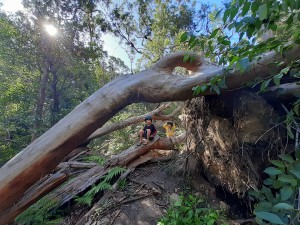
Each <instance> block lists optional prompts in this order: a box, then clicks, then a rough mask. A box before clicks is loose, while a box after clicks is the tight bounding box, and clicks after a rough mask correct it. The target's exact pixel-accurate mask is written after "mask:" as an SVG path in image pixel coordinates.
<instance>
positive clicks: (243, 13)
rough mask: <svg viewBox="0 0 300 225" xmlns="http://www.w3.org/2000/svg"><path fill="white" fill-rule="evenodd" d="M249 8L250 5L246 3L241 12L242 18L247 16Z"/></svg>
mask: <svg viewBox="0 0 300 225" xmlns="http://www.w3.org/2000/svg"><path fill="white" fill-rule="evenodd" d="M250 6H251V3H250V2H248V1H246V2H245V4H244V7H243V10H242V16H245V15H246V14H247V12H248V11H249V9H250Z"/></svg>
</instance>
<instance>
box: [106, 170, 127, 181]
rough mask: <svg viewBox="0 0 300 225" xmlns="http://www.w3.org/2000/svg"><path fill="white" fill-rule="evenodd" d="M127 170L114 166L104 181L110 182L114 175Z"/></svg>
mask: <svg viewBox="0 0 300 225" xmlns="http://www.w3.org/2000/svg"><path fill="white" fill-rule="evenodd" d="M125 171H126V169H124V168H121V167H114V168H111V169H110V170H109V171H108V173H107V175H106V176H105V178H104V182H109V181H110V180H111V179H112V178H113V177H114V176H117V175H120V174H122V173H124V172H125Z"/></svg>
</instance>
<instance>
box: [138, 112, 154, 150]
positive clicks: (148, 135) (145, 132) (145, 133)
mask: <svg viewBox="0 0 300 225" xmlns="http://www.w3.org/2000/svg"><path fill="white" fill-rule="evenodd" d="M145 122H146V125H145V127H144V129H141V130H140V131H139V137H140V142H139V143H138V144H137V145H138V146H140V145H141V144H142V140H143V138H145V139H146V140H145V142H144V145H146V144H148V143H149V140H150V141H151V140H153V138H154V136H155V135H156V133H157V130H156V128H155V126H154V124H152V117H151V116H146V117H145Z"/></svg>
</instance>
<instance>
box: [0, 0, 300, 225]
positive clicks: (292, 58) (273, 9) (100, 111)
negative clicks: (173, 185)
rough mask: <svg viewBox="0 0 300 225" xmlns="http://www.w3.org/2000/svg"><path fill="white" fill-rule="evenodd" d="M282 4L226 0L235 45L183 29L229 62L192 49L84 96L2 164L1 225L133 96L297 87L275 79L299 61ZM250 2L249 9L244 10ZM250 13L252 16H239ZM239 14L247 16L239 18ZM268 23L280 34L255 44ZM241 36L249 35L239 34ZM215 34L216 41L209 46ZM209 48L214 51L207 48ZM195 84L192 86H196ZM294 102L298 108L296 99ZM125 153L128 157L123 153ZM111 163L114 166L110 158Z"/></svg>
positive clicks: (163, 97)
mask: <svg viewBox="0 0 300 225" xmlns="http://www.w3.org/2000/svg"><path fill="white" fill-rule="evenodd" d="M270 2H273V1H270ZM274 2H275V1H274ZM276 2H277V1H276ZM284 2H288V5H280V4H279V3H278V2H277V3H278V4H273V5H269V3H268V1H266V2H265V4H260V3H259V1H251V2H250V1H234V2H233V3H232V5H231V6H230V5H227V6H226V8H225V11H224V17H223V22H224V23H225V22H228V24H230V25H229V26H227V27H226V28H227V29H229V30H230V29H233V28H235V29H236V31H237V32H239V34H240V40H239V43H238V44H237V45H236V46H235V47H234V48H233V47H232V46H231V45H230V43H231V42H230V37H229V36H228V35H226V32H223V30H222V29H221V28H217V29H215V30H213V31H212V32H211V33H210V35H209V38H208V39H205V38H204V39H201V38H196V37H195V36H194V35H190V36H189V35H188V34H187V33H184V34H183V35H182V38H181V39H182V41H183V42H184V41H187V42H188V46H189V47H190V48H191V49H193V48H194V47H195V46H196V47H197V46H198V47H199V48H200V49H201V50H202V51H203V52H204V53H205V56H206V57H210V58H218V57H219V63H220V64H223V65H226V67H224V66H214V65H212V64H211V63H210V61H208V60H204V58H203V57H201V56H199V55H197V54H195V53H189V52H178V53H174V54H170V55H169V56H166V57H164V58H162V59H161V60H159V61H158V62H157V63H155V64H154V65H153V66H152V67H151V68H150V69H147V70H144V71H142V72H139V73H136V74H132V75H129V74H126V75H123V76H120V77H119V78H117V79H115V80H113V81H111V82H110V83H108V84H106V85H105V86H104V87H102V88H101V89H100V90H98V91H97V92H95V93H94V94H93V95H91V96H90V97H89V98H87V99H86V100H85V101H83V102H82V103H81V104H80V105H78V106H77V107H76V108H75V109H74V110H73V111H71V112H70V113H69V114H68V115H67V116H66V117H64V118H63V119H62V120H60V121H59V122H58V123H57V124H55V125H54V126H53V127H52V128H51V129H50V130H48V131H47V132H45V133H44V134H43V135H42V136H40V137H39V138H37V139H36V140H35V141H33V142H32V143H31V144H30V145H29V146H28V147H26V148H25V149H23V150H22V151H21V152H20V153H19V154H17V155H16V156H15V157H14V158H12V159H11V160H10V161H9V162H7V163H6V164H5V165H4V166H3V167H2V168H1V169H0V199H1V202H0V224H7V223H9V222H11V221H13V220H14V218H15V217H16V216H17V215H18V214H19V213H21V212H22V211H23V210H25V209H26V208H27V207H28V206H29V205H30V204H32V203H34V201H36V200H37V199H38V198H39V197H41V196H39V197H37V198H35V199H34V200H32V201H28V202H27V203H26V204H25V205H23V206H22V208H21V209H20V210H12V209H13V207H14V206H15V205H18V203H20V201H21V199H22V197H24V194H25V193H26V192H28V191H30V188H31V187H32V186H34V185H35V184H36V182H37V181H38V180H39V179H40V178H41V177H43V176H45V175H46V174H47V173H49V172H50V171H51V170H53V169H55V168H56V167H57V166H58V165H59V163H60V162H61V161H62V160H63V158H64V157H65V156H67V155H68V154H69V153H70V152H71V151H72V150H74V149H76V148H78V147H79V146H82V145H84V144H85V143H86V142H88V141H89V140H90V139H92V137H95V136H97V134H96V133H94V132H95V131H96V130H97V129H98V128H100V127H102V126H103V125H104V124H105V123H106V122H107V121H108V120H109V119H110V118H112V117H113V116H114V115H115V114H116V113H117V112H119V111H120V110H121V109H122V108H124V107H125V106H127V105H130V104H132V103H137V102H151V103H155V102H168V101H183V100H187V99H191V98H194V97H197V96H203V95H212V94H214V93H217V94H222V93H223V92H228V91H234V90H235V89H238V88H241V87H244V86H245V85H246V84H247V83H248V82H251V81H257V80H258V79H260V80H259V81H260V82H261V83H262V84H261V91H264V90H265V89H266V87H268V86H269V84H273V81H274V88H271V89H270V90H271V91H275V92H276V91H277V90H280V94H282V93H295V92H297V93H299V88H298V85H297V84H296V81H297V76H294V78H293V79H289V80H288V82H289V83H285V84H282V85H280V79H281V78H282V76H283V75H284V74H286V73H288V72H289V70H290V69H291V68H292V63H295V62H296V63H299V62H298V61H297V60H298V59H299V57H300V47H299V45H297V44H294V42H293V41H294V40H290V41H291V42H292V44H290V43H288V44H285V43H282V40H281V41H280V35H281V34H280V33H279V32H280V29H283V30H288V31H291V30H289V28H290V27H291V23H292V21H293V20H296V22H297V18H298V14H297V12H298V11H299V7H300V6H298V5H297V2H296V1H284ZM295 2H296V3H295ZM250 6H252V7H251V11H252V12H251V13H249V12H248V11H249V9H250ZM238 8H242V12H238V10H237V9H238ZM285 10H286V11H285ZM297 10H298V11H297ZM247 13H248V14H249V16H248V17H244V16H245V15H246V14H247ZM281 13H285V14H284V16H286V17H287V20H286V22H287V24H283V25H282V20H281V16H280V15H281ZM250 15H252V17H250ZM238 16H242V17H244V18H242V19H241V20H238V19H236V17H237V18H238ZM228 24H227V25H228ZM276 24H277V25H278V30H277V25H276ZM275 25H276V27H275ZM279 25H282V27H279ZM285 25H287V27H285ZM269 29H272V30H275V31H278V34H277V35H278V36H279V38H278V39H274V38H269V39H267V40H266V41H262V42H261V43H259V44H257V43H256V42H255V40H254V39H251V38H252V37H254V36H255V37H257V36H259V35H261V32H264V31H268V30H269ZM227 31H228V30H227ZM295 33H296V32H295ZM245 34H246V35H247V38H248V39H247V40H244V39H243V35H245ZM214 38H216V40H217V41H216V42H218V44H219V45H218V46H214V41H213V39H214ZM293 38H294V37H293ZM295 39H296V40H298V41H299V34H298V36H297V34H295ZM251 43H252V44H251ZM296 43H297V42H296ZM215 48H216V49H217V51H216V52H214V49H215ZM270 50H276V51H270ZM208 51H210V52H214V53H216V54H207V52H208ZM225 55H226V57H225ZM226 60H228V62H226ZM176 67H184V68H186V69H187V70H189V71H191V75H190V76H188V77H184V76H180V75H175V73H173V71H174V69H175V68H176ZM196 85H197V88H194V87H195V86H196ZM275 85H276V86H275ZM277 93H278V92H276V94H277ZM297 104H298V106H299V102H298V103H297ZM296 111H297V110H296ZM93 133H94V134H93ZM164 144H165V146H166V147H165V148H169V146H168V144H169V143H167V142H166V143H164ZM164 144H162V143H161V142H156V148H164V147H163V145H164ZM137 150H140V149H137ZM144 150H145V151H147V150H149V149H147V148H144V149H143V151H144ZM130 154H131V153H130ZM133 154H134V153H133ZM121 156H122V155H121ZM123 156H126V157H127V155H125V153H124V154H123ZM126 157H123V158H122V157H120V158H118V159H117V160H119V161H120V160H121V163H119V165H124V166H128V165H129V163H130V160H131V159H130V157H131V155H130V157H129V158H126ZM122 160H124V161H122ZM111 163H112V164H116V162H115V161H112V162H111ZM98 172H99V171H98ZM102 172H103V171H102ZM50 189H51V188H49V190H50Z"/></svg>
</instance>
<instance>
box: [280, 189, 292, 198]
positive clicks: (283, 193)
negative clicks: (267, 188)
mask: <svg viewBox="0 0 300 225" xmlns="http://www.w3.org/2000/svg"><path fill="white" fill-rule="evenodd" d="M293 193H294V192H293V189H292V188H291V187H290V186H283V187H282V188H281V189H280V199H281V201H287V200H288V199H289V198H290V197H291V196H292V195H293Z"/></svg>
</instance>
